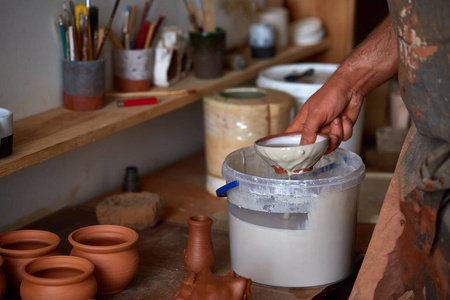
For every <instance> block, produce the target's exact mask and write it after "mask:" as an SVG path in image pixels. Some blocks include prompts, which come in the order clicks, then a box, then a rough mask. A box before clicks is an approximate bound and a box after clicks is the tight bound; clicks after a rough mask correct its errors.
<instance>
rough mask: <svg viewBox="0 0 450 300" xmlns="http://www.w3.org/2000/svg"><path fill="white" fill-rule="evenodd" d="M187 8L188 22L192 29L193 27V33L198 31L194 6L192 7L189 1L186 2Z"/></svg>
mask: <svg viewBox="0 0 450 300" xmlns="http://www.w3.org/2000/svg"><path fill="white" fill-rule="evenodd" d="M187 8H188V12H189V20H190V21H191V24H192V27H194V31H199V28H198V25H197V19H196V18H195V10H194V5H192V2H191V1H188V2H187Z"/></svg>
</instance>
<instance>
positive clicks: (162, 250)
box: [4, 153, 374, 300]
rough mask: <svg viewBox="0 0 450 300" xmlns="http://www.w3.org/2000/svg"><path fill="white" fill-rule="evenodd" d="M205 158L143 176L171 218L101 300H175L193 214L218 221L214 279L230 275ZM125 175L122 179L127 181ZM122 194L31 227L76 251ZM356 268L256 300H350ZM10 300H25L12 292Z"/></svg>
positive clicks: (266, 292)
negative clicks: (101, 206)
mask: <svg viewBox="0 0 450 300" xmlns="http://www.w3.org/2000/svg"><path fill="white" fill-rule="evenodd" d="M204 161H205V159H204V153H198V154H196V155H194V156H191V157H189V158H187V159H185V160H182V161H181V162H179V163H176V164H174V165H171V166H169V167H167V168H164V169H161V170H159V171H157V172H155V173H152V174H149V175H148V176H145V177H142V178H141V182H142V186H143V189H144V190H145V191H149V192H153V193H158V194H159V195H160V196H161V197H162V198H163V199H164V201H165V204H166V217H165V219H164V220H163V221H162V222H161V223H159V224H158V225H157V226H155V227H154V228H148V229H144V230H138V233H139V240H138V242H137V245H136V247H137V249H138V252H139V255H140V268H139V272H138V274H137V275H136V277H135V278H134V279H133V281H132V282H131V283H130V284H129V285H128V286H127V288H126V289H125V290H123V291H122V292H121V293H118V294H115V295H109V296H98V297H97V298H96V299H127V300H128V299H156V300H157V299H170V298H171V296H172V295H173V293H174V292H175V290H176V289H177V287H178V286H179V285H180V283H181V281H182V278H183V276H184V275H185V270H184V268H183V250H184V248H185V246H186V242H187V237H188V228H187V223H186V221H187V219H188V218H189V217H190V216H192V215H209V216H211V217H213V219H214V220H215V221H217V222H215V223H216V224H215V225H214V226H213V229H212V233H211V236H212V242H213V246H214V251H215V256H216V267H215V270H214V274H216V275H225V274H226V273H228V272H229V271H230V270H231V266H230V248H229V238H228V229H227V224H226V220H224V219H223V218H222V216H223V214H224V213H225V214H226V211H227V208H226V200H225V199H222V198H217V197H215V196H213V195H211V194H209V193H208V192H207V191H206V189H205V180H206V179H205V178H206V176H205V162H204ZM122 175H123V174H118V176H122ZM119 192H120V189H117V190H114V191H111V192H109V193H107V194H105V195H102V196H101V197H98V198H96V199H92V200H91V201H88V202H86V203H83V204H81V205H78V206H75V207H68V208H65V209H62V210H60V211H58V212H56V213H54V214H52V215H50V216H48V217H46V218H44V219H41V220H39V221H37V222H34V223H32V224H30V225H28V226H26V228H28V229H30V228H32V229H41V230H48V231H51V232H54V233H56V234H57V235H59V236H60V238H61V247H60V250H61V251H62V252H63V254H68V253H69V252H70V250H71V245H70V244H69V242H68V240H67V237H68V236H69V234H70V233H71V232H72V231H74V230H76V229H78V228H80V227H84V226H89V225H95V224H98V223H97V220H96V216H95V207H96V205H97V203H99V202H100V201H102V200H103V199H104V198H105V197H107V196H108V195H111V194H115V193H119ZM373 227H374V225H373V224H358V226H357V238H356V252H357V253H358V254H359V255H360V257H361V254H363V253H364V252H365V251H366V250H367V246H368V243H369V240H370V237H371V235H372V231H373ZM360 262H361V260H359V261H357V262H356V263H355V271H354V274H353V275H352V276H350V277H349V278H348V279H346V280H344V281H343V282H340V283H337V284H334V285H325V286H321V287H315V288H275V287H269V286H263V285H258V284H253V285H252V287H251V291H252V294H253V298H252V299H284V300H289V299H347V297H348V292H349V291H350V289H351V286H352V285H353V282H354V279H355V276H356V274H357V270H358V268H359V263H360ZM4 299H20V297H19V296H18V295H12V294H9V293H7V294H6V295H5V297H4Z"/></svg>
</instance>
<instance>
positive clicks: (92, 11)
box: [89, 6, 98, 59]
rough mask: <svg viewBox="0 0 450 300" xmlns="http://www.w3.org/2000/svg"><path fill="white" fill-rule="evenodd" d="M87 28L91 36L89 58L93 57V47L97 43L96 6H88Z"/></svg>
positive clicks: (95, 47) (95, 46)
mask: <svg viewBox="0 0 450 300" xmlns="http://www.w3.org/2000/svg"><path fill="white" fill-rule="evenodd" d="M89 28H90V37H91V45H90V46H91V53H90V54H91V55H92V57H91V59H94V53H95V49H97V45H98V8H97V7H96V6H91V7H89Z"/></svg>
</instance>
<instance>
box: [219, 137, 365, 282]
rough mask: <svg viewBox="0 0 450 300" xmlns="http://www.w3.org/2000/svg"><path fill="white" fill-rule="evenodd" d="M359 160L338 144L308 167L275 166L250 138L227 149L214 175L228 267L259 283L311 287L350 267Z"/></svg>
mask: <svg viewBox="0 0 450 300" xmlns="http://www.w3.org/2000/svg"><path fill="white" fill-rule="evenodd" d="M364 174H365V167H364V164H363V162H362V160H361V158H360V157H359V156H358V155H356V154H355V153H353V152H350V151H347V150H343V149H338V150H336V151H334V152H333V153H331V154H329V155H326V156H324V157H323V158H322V159H321V160H320V161H319V162H318V163H317V164H316V166H315V167H314V169H313V171H311V172H308V173H304V174H301V175H294V176H293V178H294V179H293V180H288V179H287V175H280V174H276V173H275V172H274V170H273V169H272V167H271V166H270V165H268V164H267V163H265V162H264V161H263V159H262V158H261V157H260V156H259V155H258V154H257V153H256V152H255V149H254V147H253V146H250V147H246V148H242V149H239V150H237V151H234V152H233V153H231V154H229V155H228V156H227V158H226V159H225V161H224V164H223V169H222V175H223V177H224V178H225V180H226V182H227V183H229V185H232V184H233V183H236V182H237V184H238V186H236V187H233V188H231V189H229V190H228V191H227V196H228V212H229V217H230V247H231V267H232V269H233V270H234V271H235V272H236V273H237V274H239V275H241V276H244V277H247V278H250V279H251V280H252V281H254V282H256V283H260V284H266V285H271V286H280V287H312V286H320V285H325V284H331V283H334V282H338V281H341V280H343V279H345V278H346V277H347V276H349V275H350V274H351V273H352V270H353V257H354V241H355V230H356V218H357V200H358V199H357V198H358V191H359V186H360V183H361V181H362V180H363V178H364Z"/></svg>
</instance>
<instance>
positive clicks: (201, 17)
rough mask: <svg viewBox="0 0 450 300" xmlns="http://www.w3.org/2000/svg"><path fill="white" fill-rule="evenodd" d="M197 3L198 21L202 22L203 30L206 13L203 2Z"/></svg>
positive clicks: (199, 0) (198, 0)
mask: <svg viewBox="0 0 450 300" xmlns="http://www.w3.org/2000/svg"><path fill="white" fill-rule="evenodd" d="M195 3H197V5H196V6H197V16H198V21H199V22H200V26H201V29H202V30H203V28H204V27H205V12H204V11H203V7H202V1H201V0H196V1H195Z"/></svg>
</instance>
